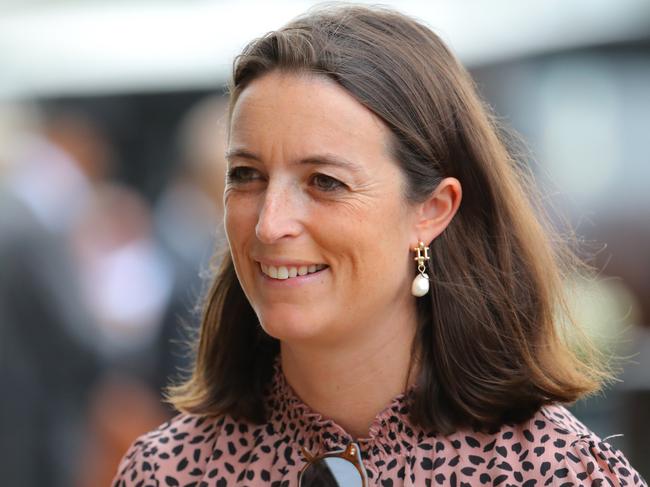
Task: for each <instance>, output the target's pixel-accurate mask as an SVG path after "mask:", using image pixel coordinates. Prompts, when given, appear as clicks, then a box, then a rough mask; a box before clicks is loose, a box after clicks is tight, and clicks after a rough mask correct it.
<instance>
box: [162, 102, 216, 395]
mask: <svg viewBox="0 0 650 487" xmlns="http://www.w3.org/2000/svg"><path fill="white" fill-rule="evenodd" d="M225 115H226V100H225V98H224V97H222V96H219V95H214V96H209V97H207V98H205V99H203V100H201V101H199V102H198V103H197V104H195V105H194V106H193V107H192V108H191V109H190V110H189V111H188V113H187V115H186V116H185V117H184V118H183V120H181V122H180V124H179V128H178V136H177V137H178V139H177V144H178V149H179V153H180V164H179V166H178V168H177V169H176V171H175V173H174V174H173V177H172V181H171V182H170V184H169V185H168V187H167V189H166V190H165V192H164V193H163V194H162V195H161V197H160V198H159V199H158V202H157V204H156V207H155V222H156V230H157V234H158V237H159V239H160V241H161V242H162V244H163V246H164V248H165V249H166V250H167V252H168V253H169V255H170V258H171V261H172V263H173V268H174V291H173V294H172V300H171V302H170V305H169V307H168V309H167V312H166V314H165V318H164V321H163V325H162V332H161V334H160V336H159V344H158V345H159V346H158V350H159V362H158V367H157V371H158V374H157V378H156V385H157V387H158V390H162V389H163V388H164V387H165V386H167V385H169V383H170V381H171V382H174V381H177V380H179V378H181V377H183V376H184V371H186V370H187V369H188V368H189V367H190V365H191V363H192V360H193V357H192V351H191V350H190V349H188V347H187V345H186V344H187V343H188V339H189V338H190V337H191V335H192V334H193V333H195V332H196V330H197V329H198V323H199V316H198V312H199V310H198V303H199V300H200V297H201V296H202V294H203V293H204V291H205V289H204V288H205V285H206V283H207V279H204V278H206V277H207V274H209V272H210V270H209V267H210V258H211V256H212V254H213V253H214V250H215V247H220V246H221V244H222V243H223V239H224V233H223V229H222V223H223V190H224V183H225V172H226V162H225V158H224V153H225V148H226V140H225ZM213 264H214V263H213Z"/></svg>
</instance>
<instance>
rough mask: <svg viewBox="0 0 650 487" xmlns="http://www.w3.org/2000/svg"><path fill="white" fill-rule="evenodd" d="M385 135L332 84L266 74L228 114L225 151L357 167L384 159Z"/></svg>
mask: <svg viewBox="0 0 650 487" xmlns="http://www.w3.org/2000/svg"><path fill="white" fill-rule="evenodd" d="M389 140H390V131H389V130H388V128H387V127H386V125H385V124H384V123H383V122H382V121H381V119H379V117H377V116H376V115H375V114H374V113H373V112H371V111H370V110H368V109H367V108H366V107H364V106H363V105H361V104H360V103H359V102H358V101H357V100H356V99H355V98H354V97H353V96H352V95H350V94H349V93H348V92H347V91H345V90H344V89H343V88H342V87H340V86H339V85H337V84H336V83H335V82H334V81H332V80H330V79H328V78H325V77H321V76H315V75H309V74H300V75H298V74H287V73H279V72H272V73H269V74H267V75H265V76H263V77H261V78H259V79H257V80H255V81H253V82H251V84H250V85H249V86H247V87H246V88H245V89H244V90H243V91H242V93H241V94H240V96H239V98H238V100H237V102H236V103H235V106H234V107H233V111H232V118H231V125H230V136H229V146H230V149H239V148H245V149H248V150H255V151H259V152H265V151H266V152H275V153H279V152H281V153H282V155H283V156H287V155H288V154H287V153H288V152H289V153H292V154H291V155H293V156H297V157H300V156H304V155H306V153H310V152H329V153H337V152H338V153H340V154H341V155H342V156H345V157H346V158H352V159H353V160H354V159H356V160H358V161H359V162H364V161H369V160H372V159H373V158H378V157H381V158H386V157H388V153H389V151H388V143H389Z"/></svg>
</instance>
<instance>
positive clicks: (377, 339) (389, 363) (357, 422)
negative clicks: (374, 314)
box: [281, 317, 417, 438]
mask: <svg viewBox="0 0 650 487" xmlns="http://www.w3.org/2000/svg"><path fill="white" fill-rule="evenodd" d="M386 321H388V323H387V324H386V325H385V326H384V327H381V326H375V325H373V327H372V333H370V334H369V335H370V336H364V337H363V340H361V341H360V343H352V342H351V341H350V340H348V341H347V342H346V343H345V344H343V345H341V346H337V347H335V348H328V349H323V348H319V347H315V346H314V347H309V346H306V345H296V344H288V343H285V342H282V344H281V363H282V369H283V371H284V374H285V376H286V378H287V382H288V383H289V384H290V385H291V387H292V388H293V389H294V390H295V392H296V393H297V394H298V396H299V397H300V398H301V399H302V400H303V402H305V404H307V405H308V406H309V407H310V408H311V409H313V410H314V411H317V412H319V413H320V414H322V415H323V416H324V417H327V418H331V419H333V420H334V421H335V422H336V423H337V424H339V425H340V426H341V427H343V429H345V430H346V431H347V432H348V433H350V435H352V436H353V437H354V438H363V437H367V436H368V430H369V428H370V425H371V424H372V422H373V420H374V419H375V417H376V416H377V414H378V413H380V412H381V411H382V410H383V409H384V408H385V407H386V406H388V404H389V403H390V401H391V400H392V399H393V398H394V397H395V396H397V395H398V394H400V393H402V392H405V391H406V390H407V389H408V387H409V386H410V385H412V384H413V382H414V380H415V377H416V372H417V367H416V366H415V364H414V363H413V354H412V352H413V350H412V344H413V339H414V336H415V331H416V326H415V317H413V319H412V320H405V322H404V325H403V326H401V327H396V326H395V325H394V323H395V321H392V320H386ZM391 321H392V323H391ZM361 343H362V346H361ZM412 365H413V367H412Z"/></svg>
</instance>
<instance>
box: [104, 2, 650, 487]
mask: <svg viewBox="0 0 650 487" xmlns="http://www.w3.org/2000/svg"><path fill="white" fill-rule="evenodd" d="M234 68H235V69H234V73H233V83H232V88H233V89H232V96H231V112H230V134H229V148H228V153H229V157H230V159H229V171H228V175H229V176H228V185H227V189H226V197H225V202H226V206H225V207H226V211H225V215H226V216H225V228H226V233H227V236H228V244H229V247H228V249H227V250H228V251H227V252H226V253H225V254H224V262H223V263H222V266H221V268H220V270H219V274H218V275H217V276H216V277H215V280H214V282H213V287H212V288H211V290H210V292H209V294H208V296H207V298H206V303H205V309H204V314H203V321H202V325H201V326H202V328H201V333H200V338H199V344H198V350H199V355H198V357H197V361H196V364H195V367H194V370H193V375H192V377H191V378H190V379H189V380H188V381H187V382H186V383H185V384H183V385H182V386H181V387H177V388H175V389H173V390H172V392H173V396H172V400H173V401H174V403H175V404H176V405H177V407H178V408H179V410H180V411H182V413H181V414H180V415H178V416H177V417H175V418H174V419H173V420H172V421H170V422H167V423H165V424H163V425H161V426H160V427H159V428H158V429H156V430H154V431H152V432H150V433H149V434H146V435H143V436H142V437H140V438H139V439H138V440H137V441H136V442H135V443H134V444H133V446H132V448H131V449H130V450H129V451H128V452H127V453H126V455H125V456H124V459H123V462H122V464H121V465H120V468H119V470H118V473H117V476H116V478H115V483H114V485H116V486H125V485H137V484H138V483H144V482H147V481H154V482H156V481H157V482H160V483H161V484H162V483H163V482H164V483H166V484H167V485H182V484H186V483H194V484H196V483H199V482H203V483H204V484H207V485H229V484H251V485H255V484H272V485H293V484H296V485H298V484H300V485H303V486H304V485H326V484H325V483H323V482H322V479H319V478H318V474H319V473H320V472H323V470H325V471H328V470H327V467H328V466H329V463H328V461H327V459H331V458H334V459H336V460H339V461H338V462H336V463H334V462H332V463H333V464H334V465H336V466H337V467H333V468H332V469H331V470H329V474H330V476H338V475H339V474H341V473H344V474H345V478H346V479H352V478H353V479H354V483H348V481H347V480H345V481H341V482H339V484H338V485H346V486H351V485H358V486H366V485H371V484H372V485H381V484H383V485H401V484H405V485H424V484H425V483H432V484H433V482H437V483H438V484H445V483H450V484H456V483H461V484H462V483H467V484H469V485H473V484H477V483H478V482H482V483H492V482H493V483H495V484H498V483H502V482H506V483H509V484H515V485H541V484H542V483H545V484H546V485H549V484H551V483H554V484H561V483H567V482H568V483H575V484H580V483H586V482H590V483H593V484H596V485H598V484H605V483H606V482H608V483H610V484H616V483H626V484H627V485H645V482H644V481H643V480H642V479H641V478H640V477H639V476H638V474H637V473H636V472H635V471H634V469H633V468H632V467H631V466H630V465H629V463H628V462H627V460H626V458H625V457H624V455H623V454H622V453H621V452H620V451H618V450H617V449H616V448H614V447H613V446H612V445H611V444H609V443H608V442H607V441H602V440H601V439H600V438H599V437H598V436H597V435H596V434H594V433H593V432H592V431H590V430H589V429H588V428H587V427H585V426H584V425H583V424H581V423H580V422H579V421H577V420H576V419H575V418H574V417H573V416H572V414H571V413H570V412H569V411H568V410H567V409H566V408H565V407H564V406H563V404H566V403H570V402H573V401H575V400H576V399H578V398H580V397H583V396H584V395H586V394H588V393H590V392H593V391H595V390H598V388H599V387H600V383H601V381H602V380H603V379H605V378H607V377H608V374H607V373H606V372H603V370H602V369H601V368H600V367H599V366H598V365H597V364H593V363H590V362H589V361H588V357H590V356H591V352H593V349H592V348H591V347H590V346H589V345H588V341H587V342H581V344H582V346H581V347H580V350H575V349H573V348H571V347H570V346H569V344H568V343H567V342H566V341H565V340H564V338H565V337H564V336H563V335H562V334H561V333H560V331H559V330H558V329H556V325H557V323H556V318H557V312H558V309H559V310H560V312H563V313H567V314H568V315H570V314H571V310H570V309H569V308H568V306H567V303H566V301H565V300H564V297H563V290H562V289H561V277H562V276H563V275H564V274H563V272H564V271H566V270H567V268H568V269H573V268H574V266H577V264H576V262H575V261H574V260H573V259H572V258H571V255H570V254H568V255H567V256H564V254H562V253H561V251H560V250H558V249H553V248H552V247H551V241H552V242H553V243H554V244H559V239H558V241H555V240H553V237H555V234H552V235H549V234H547V233H546V232H547V231H548V232H550V230H549V229H544V228H543V226H542V225H540V222H539V221H538V219H537V217H536V215H535V213H534V211H533V208H532V207H531V205H530V204H529V203H530V202H529V201H527V195H526V191H527V190H531V192H532V187H531V186H529V185H528V184H527V183H526V177H525V176H526V175H525V174H522V173H520V172H519V168H518V165H517V164H516V162H515V161H514V160H513V159H511V156H510V154H509V153H508V152H507V149H506V147H504V145H503V144H502V142H501V141H500V140H499V138H498V136H497V133H496V130H495V127H494V125H493V124H492V123H491V120H490V117H489V115H488V114H487V113H486V112H485V110H484V107H483V104H482V103H481V101H480V100H479V99H478V97H477V96H476V93H475V91H474V89H473V86H472V83H471V81H470V79H469V77H468V76H467V74H466V73H465V71H464V70H463V68H462V67H461V66H460V65H459V64H458V63H457V61H456V60H455V58H454V57H453V55H451V54H450V52H449V51H448V49H447V48H446V46H445V45H444V44H443V43H442V42H441V41H440V39H439V38H438V37H437V36H435V34H433V33H432V32H431V31H430V30H429V29H428V28H426V27H425V26H423V25H421V24H419V23H418V22H416V21H414V20H413V19H410V18H408V17H406V16H403V15H401V14H398V13H395V12H392V11H387V10H382V9H378V8H364V7H338V8H332V9H323V10H318V11H312V12H311V13H309V14H308V15H306V16H304V17H301V18H299V19H297V20H295V21H294V22H292V23H291V24H289V25H288V26H286V27H284V28H282V29H280V30H278V31H274V32H271V33H269V34H267V35H266V36H264V37H262V38H260V39H257V40H255V41H253V42H252V43H251V44H249V45H248V46H247V47H246V48H245V50H244V53H243V54H242V56H240V57H239V58H238V59H237V62H236V64H235V67H234ZM350 159H351V161H350ZM461 188H462V204H461ZM529 196H532V199H533V200H534V195H532V194H531V195H529ZM534 202H535V201H533V203H534ZM563 257H568V259H566V260H564V258H563ZM414 261H415V262H416V263H417V268H418V269H417V272H416V271H415V269H414V268H413V266H414ZM564 266H566V267H564ZM429 276H431V278H430V277H429ZM570 323H571V325H573V322H570ZM573 331H574V329H573V328H571V330H570V332H573ZM580 351H586V352H587V353H586V355H582V354H580ZM377 377H381V381H378V380H377ZM339 469H340V470H339ZM342 471H344V472H342ZM319 480H320V482H319ZM330 480H333V479H331V478H330ZM327 485H330V484H327ZM334 485H337V484H334Z"/></svg>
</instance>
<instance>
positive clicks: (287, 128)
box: [224, 72, 461, 437]
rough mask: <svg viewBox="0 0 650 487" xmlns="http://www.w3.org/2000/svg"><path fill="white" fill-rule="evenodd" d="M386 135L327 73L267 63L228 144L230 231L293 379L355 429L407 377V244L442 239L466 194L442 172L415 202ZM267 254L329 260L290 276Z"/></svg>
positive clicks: (236, 256) (249, 288) (412, 327)
mask: <svg viewBox="0 0 650 487" xmlns="http://www.w3.org/2000/svg"><path fill="white" fill-rule="evenodd" d="M389 136H390V132H389V130H388V129H387V127H386V126H385V125H384V123H383V122H382V121H381V120H380V119H379V118H378V117H377V116H375V115H374V114H373V113H372V112H371V111H369V110H368V109H366V108H365V107H363V106H362V105H361V104H360V103H358V102H357V101H356V100H355V99H354V98H353V97H352V96H351V95H350V94H348V93H347V92H346V91H345V90H344V89H342V88H341V87H340V86H338V85H337V84H335V83H334V82H333V81H331V80H329V79H326V78H323V77H317V76H312V75H307V74H304V75H297V74H286V73H280V72H272V73H269V74H266V75H265V76H263V77H261V78H259V79H257V80H255V81H253V82H252V83H251V84H250V85H249V86H248V87H247V88H245V89H244V91H243V92H242V93H241V96H240V97H239V99H238V100H237V102H236V104H235V106H234V109H233V114H232V119H231V125H230V133H229V140H228V150H227V159H228V174H229V176H228V181H227V184H226V191H225V197H224V202H225V227H226V234H227V237H228V241H229V244H230V248H231V253H232V256H233V261H234V264H235V270H236V272H237V276H238V278H239V281H240V283H241V285H242V288H243V290H244V292H245V293H246V296H247V298H248V300H249V301H250V303H251V305H252V307H253V309H254V310H255V312H256V314H257V316H258V318H259V320H260V323H261V325H262V327H263V328H264V330H265V331H266V332H267V333H268V334H269V335H271V336H273V337H275V338H277V339H278V340H280V342H281V363H282V367H283V370H284V373H285V375H286V377H287V381H288V382H289V384H290V385H291V386H292V387H293V389H294V390H295V391H296V393H297V394H298V396H300V397H301V398H302V400H303V401H305V403H307V404H308V405H309V406H310V407H311V408H312V409H314V410H315V411H318V412H320V413H321V414H323V415H325V416H327V417H330V418H332V419H334V420H335V421H336V422H337V423H339V424H340V425H341V426H342V427H343V428H345V429H346V430H347V431H348V432H349V433H351V434H352V435H353V436H355V437H362V436H366V435H367V433H368V428H369V426H370V424H371V422H372V420H373V418H374V417H375V416H376V414H377V413H379V412H380V411H381V410H382V409H383V408H384V407H385V406H386V405H387V404H388V403H389V402H390V401H391V399H392V398H393V397H394V396H395V395H397V394H399V393H400V392H403V391H404V390H405V388H406V387H407V386H408V385H409V384H410V383H411V382H412V380H413V376H414V373H413V372H414V371H415V369H412V370H411V372H412V373H411V375H410V376H409V369H410V367H409V366H410V365H411V362H412V343H413V338H414V336H415V331H416V301H415V300H416V298H414V297H413V296H412V295H411V292H410V288H411V282H412V280H413V278H414V276H415V274H416V265H415V262H414V261H413V256H414V253H413V252H412V248H413V247H415V246H416V245H417V242H418V241H419V240H422V241H424V242H425V243H429V242H431V240H433V238H435V237H436V236H437V235H439V234H440V233H441V232H442V231H443V230H444V228H445V227H446V226H447V225H448V224H449V222H450V221H451V219H452V217H453V215H454V213H455V212H456V210H457V209H458V205H459V204H460V199H461V188H460V183H459V182H458V181H457V180H456V179H454V178H446V179H445V180H443V182H442V183H441V184H440V185H439V186H438V188H437V189H436V191H435V192H434V193H433V194H432V195H431V197H430V198H428V199H427V200H426V201H424V202H422V203H418V204H409V203H408V202H407V201H406V200H405V199H404V196H403V195H404V186H405V181H404V178H403V175H402V173H401V170H400V168H399V167H398V165H397V163H396V161H394V160H393V159H392V157H391V156H390V154H389V151H388V142H389V140H390V138H389ZM334 160H335V161H337V162H341V161H345V163H344V165H340V164H331V163H330V162H332V161H334ZM260 262H261V263H264V264H265V265H277V264H285V265H286V264H294V265H296V266H298V265H301V264H308V263H312V264H325V265H327V267H326V268H325V269H324V270H322V271H320V272H318V273H315V274H312V275H307V276H304V277H302V278H301V277H297V278H294V279H289V280H286V281H282V280H278V279H272V278H270V277H268V276H266V275H265V274H264V273H263V272H262V270H261V266H260ZM378 378H381V379H380V380H378Z"/></svg>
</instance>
